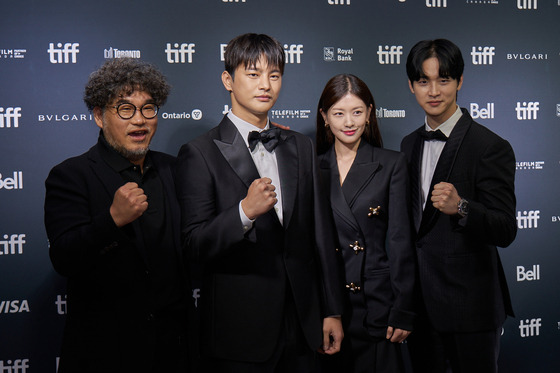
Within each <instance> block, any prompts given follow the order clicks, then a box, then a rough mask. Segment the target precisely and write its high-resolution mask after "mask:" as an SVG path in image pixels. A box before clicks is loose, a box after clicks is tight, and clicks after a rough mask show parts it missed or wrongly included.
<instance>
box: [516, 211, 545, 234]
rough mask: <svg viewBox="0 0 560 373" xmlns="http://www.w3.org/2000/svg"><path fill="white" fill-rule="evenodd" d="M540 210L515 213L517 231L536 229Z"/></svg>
mask: <svg viewBox="0 0 560 373" xmlns="http://www.w3.org/2000/svg"><path fill="white" fill-rule="evenodd" d="M540 213H541V212H540V210H535V211H534V210H531V211H523V214H521V211H517V228H519V229H531V228H538V221H539V219H540V216H539V214H540Z"/></svg>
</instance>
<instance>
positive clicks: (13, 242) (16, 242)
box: [0, 234, 25, 255]
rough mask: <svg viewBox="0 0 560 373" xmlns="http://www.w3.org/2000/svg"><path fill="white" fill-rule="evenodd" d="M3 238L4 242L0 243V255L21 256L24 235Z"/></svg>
mask: <svg viewBox="0 0 560 373" xmlns="http://www.w3.org/2000/svg"><path fill="white" fill-rule="evenodd" d="M3 237H4V240H2V241H0V255H10V254H11V255H15V254H23V244H24V243H25V234H12V235H10V236H8V235H7V234H5V235H4V236H3Z"/></svg>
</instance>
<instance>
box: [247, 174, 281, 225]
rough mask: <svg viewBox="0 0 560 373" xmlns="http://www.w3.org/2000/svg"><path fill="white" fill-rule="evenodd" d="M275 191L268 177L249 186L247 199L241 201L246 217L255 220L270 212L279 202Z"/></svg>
mask: <svg viewBox="0 0 560 373" xmlns="http://www.w3.org/2000/svg"><path fill="white" fill-rule="evenodd" d="M275 189H276V187H275V186H274V185H272V180H270V179H269V178H268V177H263V178H261V179H256V180H254V181H253V182H252V183H251V185H250V186H249V190H248V191H247V197H245V198H244V199H243V200H242V201H241V208H243V212H244V213H245V216H247V217H248V218H249V219H251V220H254V219H256V218H258V217H259V216H261V215H262V214H264V213H266V212H267V211H268V210H270V209H271V208H272V207H273V206H274V205H275V204H276V202H278V200H277V199H276V192H275V191H274V190H275Z"/></svg>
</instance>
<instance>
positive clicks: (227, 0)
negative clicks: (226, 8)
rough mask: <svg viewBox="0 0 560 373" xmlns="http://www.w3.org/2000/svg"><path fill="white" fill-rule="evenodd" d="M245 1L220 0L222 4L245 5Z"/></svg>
mask: <svg viewBox="0 0 560 373" xmlns="http://www.w3.org/2000/svg"><path fill="white" fill-rule="evenodd" d="M245 2H246V0H222V3H245Z"/></svg>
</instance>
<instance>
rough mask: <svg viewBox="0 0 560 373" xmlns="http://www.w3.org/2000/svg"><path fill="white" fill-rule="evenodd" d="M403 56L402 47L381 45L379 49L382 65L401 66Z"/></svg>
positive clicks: (378, 53)
mask: <svg viewBox="0 0 560 373" xmlns="http://www.w3.org/2000/svg"><path fill="white" fill-rule="evenodd" d="M402 54H403V47H402V45H391V46H389V45H385V46H383V45H379V46H378V47H377V56H378V57H379V64H381V65H395V64H396V65H399V64H400V63H401V56H402Z"/></svg>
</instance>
